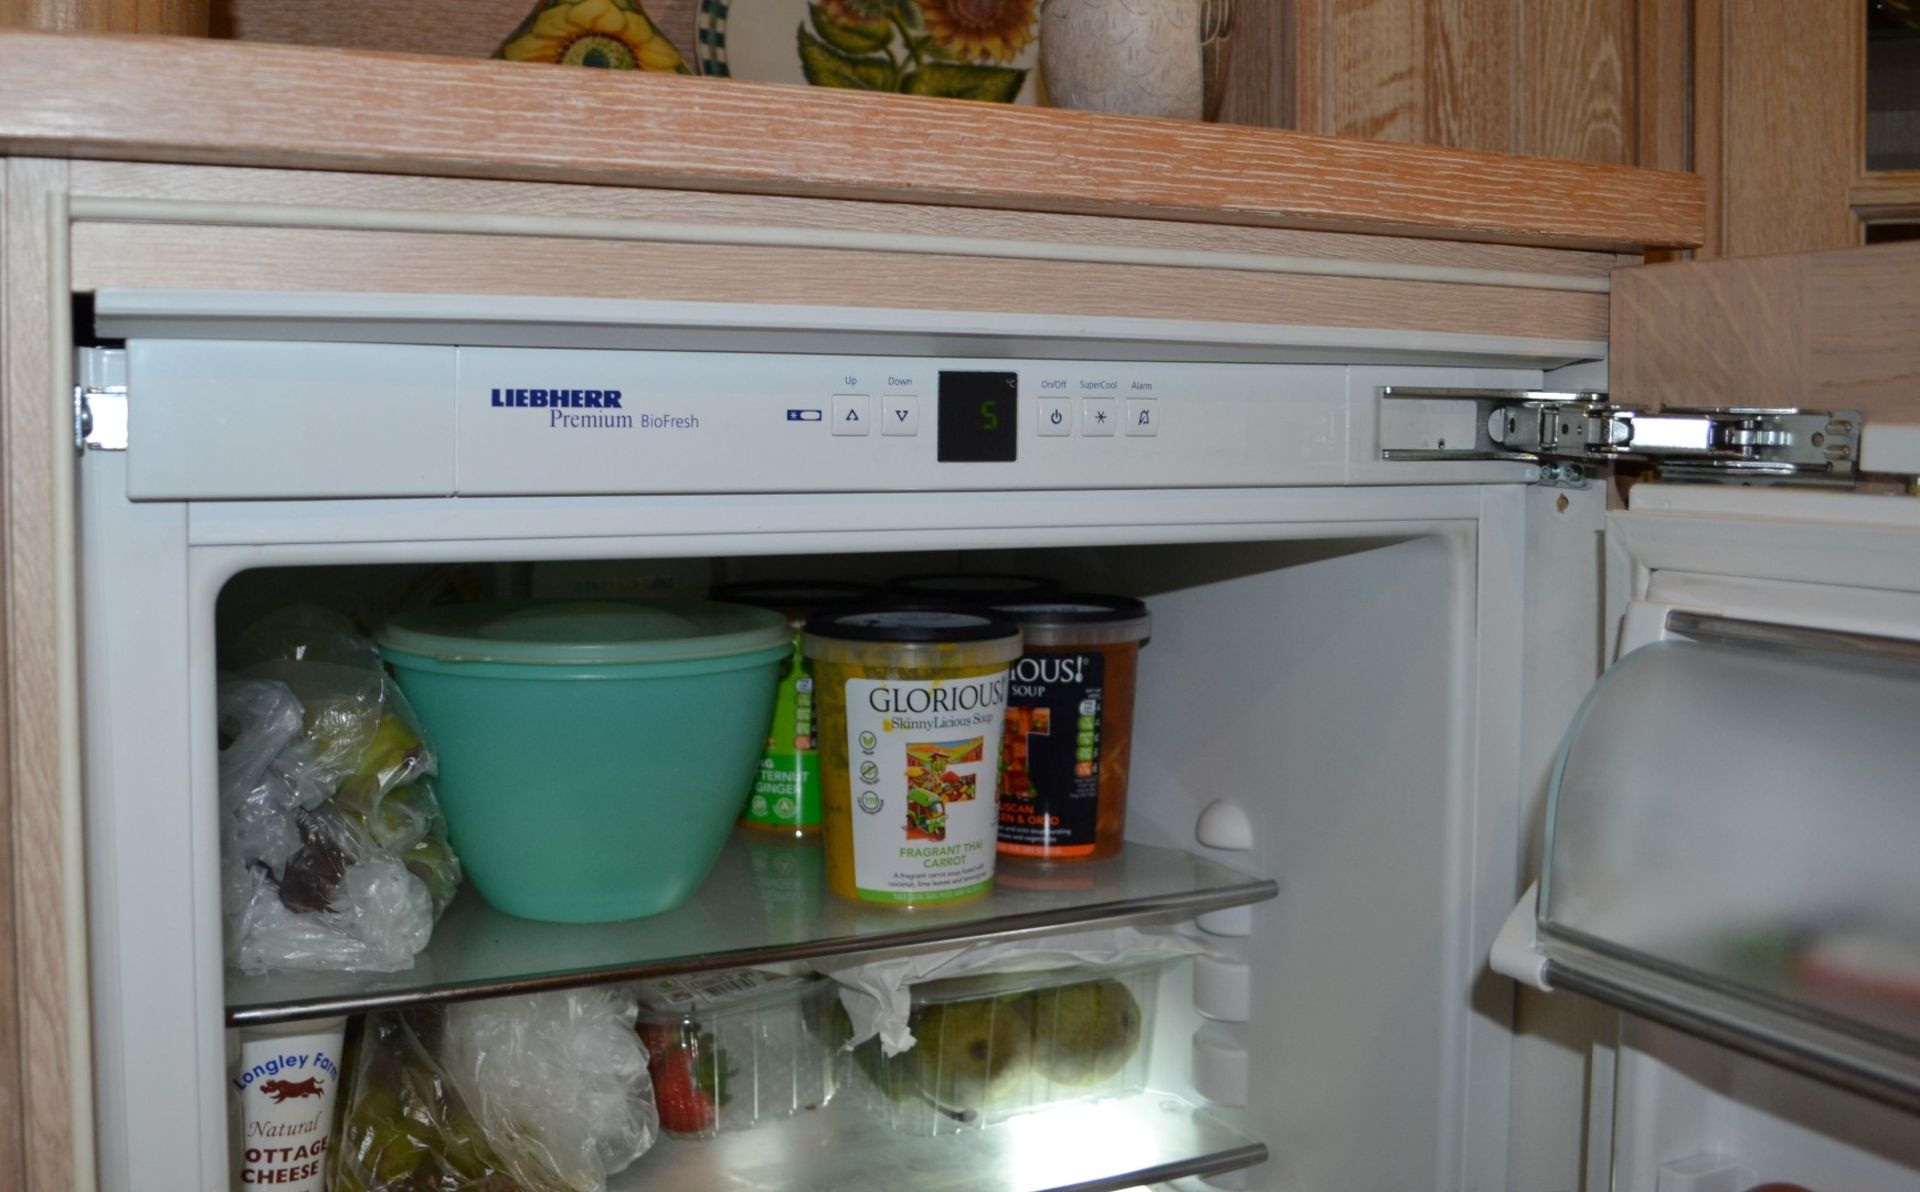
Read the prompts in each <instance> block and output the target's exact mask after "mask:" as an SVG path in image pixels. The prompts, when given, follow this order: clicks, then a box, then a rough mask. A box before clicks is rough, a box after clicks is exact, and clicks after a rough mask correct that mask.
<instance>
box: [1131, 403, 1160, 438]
mask: <svg viewBox="0 0 1920 1192" xmlns="http://www.w3.org/2000/svg"><path fill="white" fill-rule="evenodd" d="M1159 433H1160V403H1159V402H1156V401H1128V402H1127V434H1128V435H1130V436H1132V437H1134V438H1151V437H1152V436H1154V435H1158V434H1159Z"/></svg>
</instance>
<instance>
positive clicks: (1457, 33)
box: [1293, 0, 1678, 164]
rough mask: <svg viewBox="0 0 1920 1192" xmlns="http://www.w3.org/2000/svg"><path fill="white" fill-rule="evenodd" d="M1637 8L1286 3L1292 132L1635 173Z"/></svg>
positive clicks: (1325, 0) (1422, 0)
mask: <svg viewBox="0 0 1920 1192" xmlns="http://www.w3.org/2000/svg"><path fill="white" fill-rule="evenodd" d="M1643 2H1645V0H1555V2H1554V3H1551V4H1542V3H1538V0H1295V4H1296V12H1297V20H1296V29H1295V46H1294V49H1293V54H1294V58H1295V62H1296V64H1297V70H1296V72H1295V73H1296V81H1295V90H1294V109H1295V115H1296V118H1297V126H1298V127H1300V128H1303V129H1308V130H1311V131H1315V132H1324V133H1331V134H1334V135H1338V136H1353V137H1367V138H1373V139H1379V140H1391V141H1417V142H1422V143H1427V144H1436V145H1454V146H1459V147H1462V148H1472V149H1492V150H1496V151H1500V152H1508V153H1530V154H1537V155H1539V156H1543V157H1567V158H1577V159H1580V160H1584V161H1605V162H1634V161H1636V160H1638V157H1637V155H1638V152H1639V138H1638V135H1637V129H1636V118H1637V117H1636V92H1637V90H1638V87H1639V85H1640V72H1639V70H1638V69H1637V67H1638V60H1639V52H1638V49H1637V36H1638V25H1639V19H1640V17H1639V11H1638V10H1639V8H1640V7H1641V5H1642V3H1643ZM1672 164H1678V163H1672Z"/></svg>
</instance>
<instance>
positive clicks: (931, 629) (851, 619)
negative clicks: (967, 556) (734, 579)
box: [807, 603, 1020, 642]
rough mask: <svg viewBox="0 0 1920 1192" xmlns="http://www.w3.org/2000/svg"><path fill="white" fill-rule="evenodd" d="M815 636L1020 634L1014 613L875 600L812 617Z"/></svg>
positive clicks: (869, 638) (922, 638)
mask: <svg viewBox="0 0 1920 1192" xmlns="http://www.w3.org/2000/svg"><path fill="white" fill-rule="evenodd" d="M807 633H808V634H809V635H810V636H812V637H832V638H839V639H840V640H842V641H856V642H984V641H994V640H997V639H1000V638H1010V637H1018V636H1019V633H1020V627H1019V626H1018V625H1015V624H1014V623H1013V619H1012V618H1011V617H1008V616H1006V615H1005V614H1002V613H998V612H995V611H994V610H993V609H990V608H973V607H968V606H966V605H958V604H911V603H900V604H873V605H862V606H859V607H854V608H831V609H825V610H822V611H820V612H817V613H815V614H813V615H812V616H811V617H808V618H807Z"/></svg>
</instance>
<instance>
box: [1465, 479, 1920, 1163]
mask: <svg viewBox="0 0 1920 1192" xmlns="http://www.w3.org/2000/svg"><path fill="white" fill-rule="evenodd" d="M1606 537H1607V564H1608V567H1607V570H1608V586H1609V593H1608V610H1609V618H1608V621H1609V624H1610V630H1609V633H1610V636H1611V637H1612V641H1611V642H1610V649H1609V656H1610V657H1612V658H1614V662H1613V664H1612V666H1611V667H1610V668H1609V669H1608V670H1607V672H1606V674H1605V675H1603V676H1602V678H1601V680H1600V681H1599V682H1598V683H1597V684H1596V685H1595V686H1594V688H1593V690H1592V691H1591V693H1590V694H1589V696H1588V698H1587V700H1586V702H1585V704H1584V706H1583V707H1582V708H1581V710H1580V712H1579V713H1578V714H1577V715H1576V716H1575V718H1574V721H1573V723H1572V725H1571V726H1570V727H1569V729H1568V732H1567V734H1566V737H1565V740H1564V742H1563V745H1562V749H1561V754H1560V758H1559V761H1558V764H1557V766H1556V768H1555V772H1554V776H1553V782H1552V786H1551V789H1550V792H1549V809H1548V819H1547V826H1546V840H1545V850H1544V860H1543V864H1542V869H1541V874H1540V881H1539V884H1538V885H1537V887H1536V888H1535V890H1534V891H1530V892H1529V894H1528V896H1527V899H1526V900H1525V901H1523V903H1522V904H1521V906H1520V907H1519V908H1518V909H1516V911H1515V913H1514V916H1513V917H1512V918H1511V919H1510V920H1509V922H1508V925H1507V928H1506V930H1505V931H1503V932H1502V935H1501V939H1500V942H1499V943H1498V944H1497V945H1496V947H1495V949H1494V957H1493V963H1494V967H1495V969H1496V970H1498V971H1500V972H1503V973H1505V974H1506V975H1508V976H1512V977H1514V978H1515V979H1517V980H1520V981H1522V982H1524V983H1527V984H1530V985H1533V986H1534V987H1536V988H1539V989H1543V990H1572V991H1577V992H1580V993H1583V994H1586V995H1588V996H1590V997H1593V998H1596V999H1598V1000H1600V1001H1602V1002H1604V1003H1607V1004H1610V1005H1612V1006H1614V1007H1617V1008H1618V1009H1620V1010H1622V1011H1625V1012H1626V1016H1625V1017H1623V1019H1622V1023H1623V1025H1622V1028H1621V1033H1620V1037H1619V1039H1618V1040H1617V1056H1618V1061H1617V1065H1616V1066H1614V1068H1613V1069H1612V1070H1611V1071H1610V1072H1608V1073H1606V1074H1605V1079H1602V1080H1599V1081H1597V1082H1596V1087H1595V1089H1594V1092H1595V1093H1596V1094H1597V1098H1596V1104H1595V1105H1594V1106H1593V1109H1594V1110H1597V1112H1596V1113H1594V1115H1593V1116H1594V1117H1595V1118H1597V1119H1599V1120H1596V1121H1592V1122H1590V1123H1589V1131H1588V1134H1589V1140H1590V1146H1591V1147H1595V1148H1598V1149H1600V1150H1601V1151H1604V1152H1610V1153H1607V1154H1605V1155H1603V1159H1604V1162H1602V1163H1601V1164H1599V1165H1598V1166H1597V1167H1596V1166H1595V1165H1594V1164H1592V1163H1590V1165H1589V1174H1590V1176H1597V1175H1600V1174H1603V1173H1605V1174H1606V1175H1607V1176H1608V1178H1610V1180H1611V1184H1612V1186H1613V1187H1615V1188H1617V1189H1638V1188H1645V1189H1649V1190H1654V1192H1706V1190H1708V1189H1720V1188H1726V1189H1730V1190H1731V1192H1745V1190H1746V1189H1748V1188H1751V1187H1754V1186H1756V1185H1757V1184H1759V1183H1761V1182H1762V1181H1766V1180H1791V1181H1794V1182H1797V1183H1800V1184H1803V1185H1804V1186H1806V1187H1808V1188H1811V1189H1815V1190H1816V1192H1818V1190H1819V1189H1821V1188H1839V1187H1845V1188H1849V1189H1862V1188H1865V1189H1876V1188H1887V1189H1894V1188H1920V1141H1917V1140H1920V1120H1917V1119H1916V1118H1915V1117H1914V1116H1912V1115H1913V1113H1914V1111H1915V1110H1916V1109H1920V864H1916V857H1915V841H1920V789H1917V788H1916V785H1915V776H1916V775H1920V502H1916V501H1913V500H1910V499H1905V498H1898V497H1878V496H1861V495H1854V494H1834V493H1807V492H1790V491H1785V490H1754V489H1725V488H1704V487H1692V486H1667V485H1643V486H1640V487H1638V488H1636V489H1635V490H1634V492H1633V500H1632V502H1631V505H1630V507H1629V508H1628V509H1627V510H1625V511H1622V512H1618V513H1615V514H1614V515H1612V516H1611V517H1610V518H1609V524H1608V530H1607V536H1606ZM1655 1024H1659V1025H1655ZM1609 1099H1610V1100H1611V1109H1612V1111H1613V1112H1612V1113H1611V1114H1609V1113H1608V1112H1607V1110H1608V1109H1609V1106H1608V1104H1607V1101H1608V1100H1609Z"/></svg>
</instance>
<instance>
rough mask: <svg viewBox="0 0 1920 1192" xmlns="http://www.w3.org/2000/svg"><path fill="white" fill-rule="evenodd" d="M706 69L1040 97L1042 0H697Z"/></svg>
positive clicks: (1004, 99)
mask: <svg viewBox="0 0 1920 1192" xmlns="http://www.w3.org/2000/svg"><path fill="white" fill-rule="evenodd" d="M694 21H695V32H694V58H695V62H696V70H697V72H698V73H700V74H703V75H719V76H723V77H732V78H736V79H745V80H748V81H751V82H762V83H811V84H813V85H814V86H816V87H844V88H850V89H853V90H858V91H896V92H903V93H905V94H908V95H938V96H945V97H948V98H953V99H984V100H993V101H996V102H999V103H1034V102H1036V97H1035V93H1036V91H1037V90H1038V89H1039V85H1040V72H1039V71H1038V70H1036V69H1035V66H1036V65H1037V64H1038V62H1039V59H1040V0H700V8H699V11H698V12H697V13H696V14H695V17H694Z"/></svg>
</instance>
